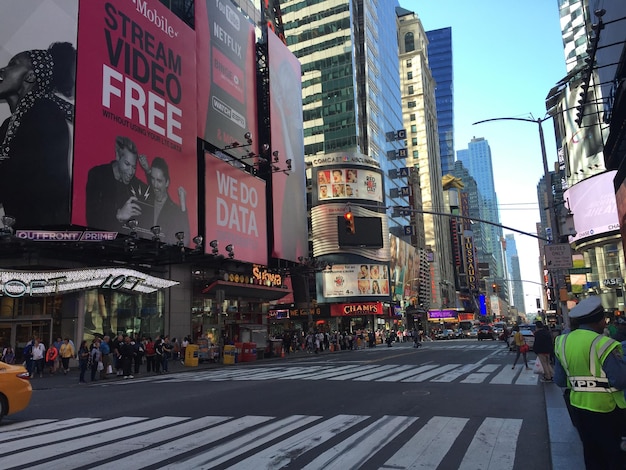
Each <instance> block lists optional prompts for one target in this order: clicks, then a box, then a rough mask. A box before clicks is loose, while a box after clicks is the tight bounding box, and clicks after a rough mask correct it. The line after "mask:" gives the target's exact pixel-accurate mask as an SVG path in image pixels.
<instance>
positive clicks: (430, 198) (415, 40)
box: [397, 8, 458, 308]
mask: <svg viewBox="0 0 626 470" xmlns="http://www.w3.org/2000/svg"><path fill="white" fill-rule="evenodd" d="M397 12H398V21H399V24H400V30H399V35H398V37H399V40H400V44H399V47H400V77H401V85H402V110H403V118H404V127H405V129H406V130H407V148H408V158H407V166H412V167H414V168H417V170H418V171H419V177H420V189H421V195H422V204H423V206H424V210H425V211H431V212H448V213H449V207H447V204H446V202H445V198H444V192H443V183H442V173H441V159H440V154H439V137H438V130H437V129H438V128H437V107H436V99H435V81H434V79H433V76H432V73H431V70H430V66H429V62H428V60H429V59H428V51H427V43H428V39H427V38H426V33H425V31H424V28H423V26H422V22H421V21H420V19H419V17H418V15H416V14H415V13H414V12H411V11H408V10H405V9H403V8H398V9H397ZM424 234H425V240H426V246H427V249H428V250H430V254H431V257H432V262H431V265H430V269H431V296H432V298H431V307H432V308H437V307H440V306H445V307H447V306H456V304H458V299H457V295H456V289H455V288H456V286H455V285H454V265H453V257H452V245H451V231H450V220H449V219H448V218H446V217H442V216H440V215H432V214H428V213H425V214H424Z"/></svg>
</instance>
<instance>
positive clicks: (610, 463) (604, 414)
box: [554, 296, 626, 470]
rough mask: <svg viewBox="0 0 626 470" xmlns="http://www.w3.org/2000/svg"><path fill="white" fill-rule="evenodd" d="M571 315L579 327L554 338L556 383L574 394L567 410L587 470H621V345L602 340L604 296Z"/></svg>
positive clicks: (625, 375)
mask: <svg viewBox="0 0 626 470" xmlns="http://www.w3.org/2000/svg"><path fill="white" fill-rule="evenodd" d="M569 316H570V318H571V319H572V320H573V322H575V323H576V324H577V325H578V328H577V329H576V330H574V331H572V332H571V333H568V334H564V335H561V336H558V337H557V338H556V341H555V345H554V352H555V354H556V357H557V358H558V361H557V362H556V364H555V370H554V382H555V383H556V384H557V385H558V386H560V387H568V388H569V389H570V394H569V402H570V405H571V406H570V407H569V410H570V414H571V417H572V422H573V423H574V425H575V426H576V428H577V430H578V434H579V435H580V440H581V441H582V443H583V451H584V456H585V467H586V469H587V470H592V469H593V470H595V469H598V470H612V469H622V456H621V451H620V443H621V434H622V432H621V431H622V421H623V419H624V411H623V410H624V409H625V408H626V400H625V399H624V390H626V362H624V360H623V359H622V346H621V344H620V343H618V342H617V341H615V340H613V339H611V338H608V337H606V336H603V335H602V331H603V330H604V327H605V325H606V322H605V320H604V308H603V307H602V303H601V301H600V297H598V296H592V297H589V298H586V299H584V300H582V301H581V302H580V303H579V304H578V305H576V307H574V308H573V309H572V310H571V312H570V315H569Z"/></svg>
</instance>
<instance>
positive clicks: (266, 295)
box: [202, 281, 292, 300]
mask: <svg viewBox="0 0 626 470" xmlns="http://www.w3.org/2000/svg"><path fill="white" fill-rule="evenodd" d="M218 290H222V291H224V296H225V297H226V298H238V297H241V298H247V299H250V298H257V299H261V300H278V299H280V298H282V297H284V296H286V295H288V294H291V293H292V291H291V289H283V288H282V287H269V286H263V285H259V284H243V283H240V282H230V281H215V282H213V283H212V284H209V285H208V286H206V287H205V288H204V289H202V293H203V294H210V293H214V292H216V291H218Z"/></svg>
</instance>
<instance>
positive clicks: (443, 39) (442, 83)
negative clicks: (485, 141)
mask: <svg viewBox="0 0 626 470" xmlns="http://www.w3.org/2000/svg"><path fill="white" fill-rule="evenodd" d="M426 37H427V38H428V64H429V65H430V70H431V72H432V74H433V78H434V79H435V101H436V104H437V126H438V129H439V155H440V158H441V174H442V175H446V174H449V173H452V171H453V167H454V87H453V83H454V74H453V68H452V28H441V29H434V30H432V31H426Z"/></svg>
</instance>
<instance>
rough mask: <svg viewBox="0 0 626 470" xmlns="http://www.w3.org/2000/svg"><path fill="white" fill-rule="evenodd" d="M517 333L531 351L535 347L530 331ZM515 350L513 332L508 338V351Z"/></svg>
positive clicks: (525, 330) (533, 336)
mask: <svg viewBox="0 0 626 470" xmlns="http://www.w3.org/2000/svg"><path fill="white" fill-rule="evenodd" d="M519 332H520V333H521V334H522V336H523V337H524V341H525V342H526V344H527V345H528V347H529V348H530V350H531V351H532V349H533V346H534V345H535V335H534V333H533V332H532V331H530V330H527V329H520V330H519ZM514 349H515V332H514V331H512V332H511V336H509V351H513V350H514Z"/></svg>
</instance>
